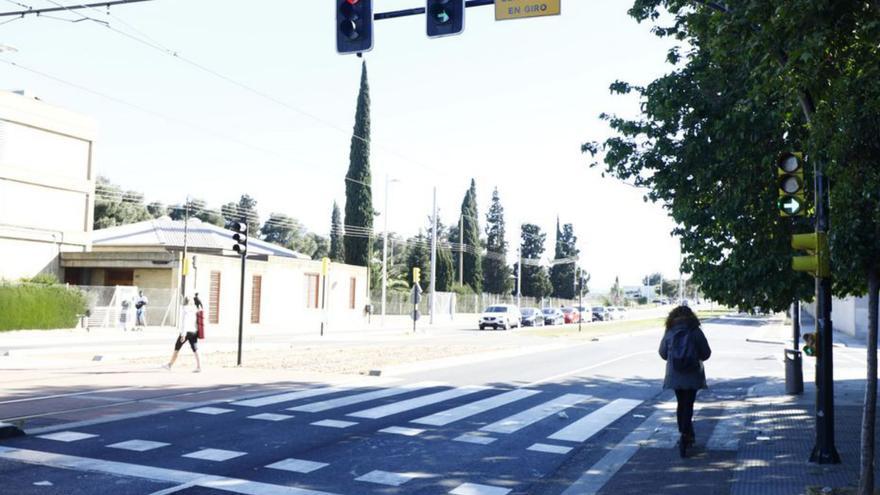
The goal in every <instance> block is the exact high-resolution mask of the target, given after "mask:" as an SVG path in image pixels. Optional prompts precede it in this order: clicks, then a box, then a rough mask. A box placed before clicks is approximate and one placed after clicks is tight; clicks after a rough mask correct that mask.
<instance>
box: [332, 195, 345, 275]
mask: <svg viewBox="0 0 880 495" xmlns="http://www.w3.org/2000/svg"><path fill="white" fill-rule="evenodd" d="M344 233H345V231H344V227H343V226H342V215H341V214H340V213H339V205H337V204H336V201H334V202H333V213H332V214H331V216H330V254H329V256H330V259H331V260H333V261H338V262H340V263H342V262H344V261H345V246H344V244H343V241H342V236H343V234H344Z"/></svg>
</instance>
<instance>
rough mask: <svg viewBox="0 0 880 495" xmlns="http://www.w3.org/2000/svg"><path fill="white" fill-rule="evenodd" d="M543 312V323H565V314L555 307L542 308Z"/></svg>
mask: <svg viewBox="0 0 880 495" xmlns="http://www.w3.org/2000/svg"><path fill="white" fill-rule="evenodd" d="M541 313H543V314H544V324H545V325H562V324H563V323H565V315H564V314H563V313H562V311H560V310H558V309H556V308H544V309H542V310H541Z"/></svg>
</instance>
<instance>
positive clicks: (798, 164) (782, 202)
mask: <svg viewBox="0 0 880 495" xmlns="http://www.w3.org/2000/svg"><path fill="white" fill-rule="evenodd" d="M776 185H777V187H778V189H779V194H778V199H777V200H776V208H777V209H778V210H779V215H780V216H783V217H794V216H803V215H804V213H805V212H806V210H807V205H806V200H805V199H804V158H803V154H801V153H783V154H782V155H781V156H780V157H779V159H778V160H776Z"/></svg>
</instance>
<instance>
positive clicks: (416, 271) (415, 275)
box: [413, 266, 422, 284]
mask: <svg viewBox="0 0 880 495" xmlns="http://www.w3.org/2000/svg"><path fill="white" fill-rule="evenodd" d="M421 278H422V269H421V268H419V267H417V266H414V267H413V283H414V284H417V283H419V280H421Z"/></svg>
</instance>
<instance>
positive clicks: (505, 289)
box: [483, 187, 513, 294]
mask: <svg viewBox="0 0 880 495" xmlns="http://www.w3.org/2000/svg"><path fill="white" fill-rule="evenodd" d="M504 236H505V228H504V207H502V206H501V198H500V197H499V196H498V188H497V187H496V188H495V190H493V191H492V204H491V205H490V206H489V211H488V212H487V213H486V259H485V262H484V263H483V290H485V291H486V292H489V293H490V294H509V293H510V290H511V289H512V288H513V279H512V278H511V277H510V275H511V271H510V266H509V265H508V264H507V241H506V240H505V238H504Z"/></svg>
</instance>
